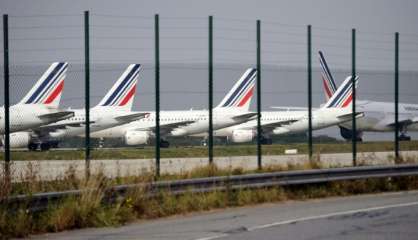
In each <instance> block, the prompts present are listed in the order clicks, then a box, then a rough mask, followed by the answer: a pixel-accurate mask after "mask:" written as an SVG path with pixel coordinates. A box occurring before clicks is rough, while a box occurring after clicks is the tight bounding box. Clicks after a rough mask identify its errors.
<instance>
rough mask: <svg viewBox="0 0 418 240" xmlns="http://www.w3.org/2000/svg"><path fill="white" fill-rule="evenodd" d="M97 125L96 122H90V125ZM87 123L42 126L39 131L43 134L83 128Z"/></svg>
mask: <svg viewBox="0 0 418 240" xmlns="http://www.w3.org/2000/svg"><path fill="white" fill-rule="evenodd" d="M93 123H95V121H90V124H93ZM85 124H86V121H77V122H71V123H58V124H57V123H54V124H49V125H44V126H40V127H39V130H40V131H42V132H53V131H55V130H58V129H65V128H66V127H81V126H82V125H85Z"/></svg>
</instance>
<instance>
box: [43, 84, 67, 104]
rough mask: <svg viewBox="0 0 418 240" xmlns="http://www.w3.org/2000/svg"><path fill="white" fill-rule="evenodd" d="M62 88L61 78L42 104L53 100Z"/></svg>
mask: <svg viewBox="0 0 418 240" xmlns="http://www.w3.org/2000/svg"><path fill="white" fill-rule="evenodd" d="M63 88H64V80H61V82H60V83H59V84H58V86H57V87H56V88H55V90H54V91H52V93H51V95H49V97H48V98H47V99H46V100H45V102H44V104H50V103H52V102H53V101H54V100H55V98H57V96H58V95H59V94H61V92H62V89H63Z"/></svg>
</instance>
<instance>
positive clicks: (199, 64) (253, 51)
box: [1, 12, 418, 175]
mask: <svg viewBox="0 0 418 240" xmlns="http://www.w3.org/2000/svg"><path fill="white" fill-rule="evenodd" d="M3 21H4V25H3V29H2V31H3V34H4V35H3V36H4V37H3V38H2V40H1V41H2V45H3V46H4V48H3V50H1V53H2V55H3V56H4V60H5V61H4V64H3V65H2V66H1V68H2V71H1V74H2V77H1V79H2V81H3V82H2V83H3V85H2V86H5V88H2V90H1V96H2V101H4V102H3V103H6V100H7V98H9V99H10V106H11V107H10V110H9V114H7V113H6V111H4V114H3V113H2V114H3V115H2V119H1V120H2V121H3V123H5V124H6V125H7V121H5V120H4V117H5V116H7V115H10V129H9V130H7V128H4V130H3V132H2V136H3V137H2V143H3V144H2V145H3V146H4V148H5V155H4V160H5V162H6V165H7V166H8V164H9V163H10V162H11V161H10V160H13V161H12V162H14V161H15V160H44V159H45V160H46V159H49V160H50V162H52V161H53V160H62V162H60V163H57V165H60V166H61V167H63V166H67V165H65V161H64V160H73V159H83V158H84V159H85V161H86V164H87V165H86V167H85V168H86V169H87V171H86V172H87V173H89V171H90V170H89V168H88V166H89V165H88V163H89V162H90V159H114V158H116V159H124V158H133V159H143V158H145V159H149V160H150V162H151V161H152V162H153V164H150V165H144V164H142V165H140V168H141V169H146V170H147V171H149V170H150V169H152V170H155V174H156V175H160V171H163V172H165V173H167V172H170V171H171V170H170V169H168V168H170V167H172V168H173V169H177V170H179V171H180V172H181V171H184V170H185V169H191V168H192V167H197V166H201V165H202V164H205V163H207V162H213V163H215V164H219V165H220V166H223V165H227V164H232V165H234V164H235V165H237V166H238V165H239V164H241V165H242V167H243V168H247V167H248V168H250V167H251V166H258V167H259V168H262V167H263V166H265V165H274V164H276V163H279V162H280V161H282V162H283V161H284V162H289V161H299V159H298V158H299V157H301V156H304V155H296V156H297V157H296V156H294V157H286V158H284V157H283V156H279V155H281V154H283V153H284V152H288V153H295V150H296V152H298V153H302V154H307V155H308V156H309V157H308V159H310V160H311V161H312V159H320V158H321V157H322V159H324V158H325V157H324V156H323V155H320V154H321V153H340V152H343V153H350V152H353V155H352V157H351V155H350V156H349V157H348V158H347V154H346V155H344V156H343V155H341V156H340V155H338V156H336V157H335V156H334V157H333V158H332V159H331V160H329V161H330V162H336V165H338V160H339V159H348V161H349V162H352V161H353V163H356V160H357V158H361V159H360V160H361V161H360V163H361V164H367V161H365V158H368V157H369V155H365V154H363V152H368V153H370V152H373V153H374V152H381V151H386V153H385V155H384V157H380V155H379V157H378V159H386V158H387V157H386V155H388V154H389V155H393V156H398V149H397V148H396V146H397V145H396V144H394V143H393V142H395V143H396V142H397V141H399V140H408V136H412V137H415V136H416V135H414V133H412V132H413V131H414V130H417V129H416V124H417V120H418V107H417V105H413V103H414V102H416V101H417V95H416V89H418V88H417V87H418V86H417V84H418V81H417V77H418V73H417V72H416V71H415V66H416V65H417V64H418V57H416V56H415V55H416V53H417V52H418V41H417V40H418V36H417V35H414V34H403V33H401V34H400V38H399V39H400V40H399V72H398V70H396V68H395V66H396V64H395V56H396V55H397V54H398V52H397V51H395V50H396V49H395V48H396V47H395V33H381V32H363V31H362V30H361V29H359V30H357V31H354V30H352V29H332V28H322V27H320V26H305V25H294V24H286V23H281V22H274V21H267V20H266V21H264V20H261V21H259V22H257V21H256V20H248V19H228V18H218V17H216V16H214V17H213V18H212V17H170V16H158V15H155V16H119V15H105V14H96V13H88V12H85V13H83V14H79V15H32V16H4V18H3ZM7 21H8V23H7ZM157 22H158V23H157ZM157 33H158V34H157ZM354 33H355V36H353V34H354ZM7 34H8V36H6V35H7ZM7 42H8V46H6V44H5V43H7ZM319 51H321V52H322V57H323V59H322V60H321V61H320V60H319ZM6 53H8V55H7V54H6ZM325 59H326V60H325ZM7 61H8V62H9V64H7ZM54 62H57V64H58V65H53V66H52V70H51V71H50V72H48V71H47V73H46V75H45V74H44V72H45V71H46V70H47V69H48V67H49V65H50V64H51V63H54ZM65 62H66V63H68V66H64V65H59V63H62V64H64V63H65ZM131 64H140V72H139V75H138V76H139V78H138V82H137V83H136V82H135V81H134V80H133V79H134V78H135V77H132V76H131V75H129V74H131V72H130V71H132V74H133V75H135V74H137V73H136V72H135V71H133V70H132V69H134V68H135V67H132V68H129V67H128V66H130V65H131ZM55 68H56V69H55ZM249 68H253V69H256V70H258V73H257V74H258V75H257V77H255V75H254V76H252V75H251V74H250V75H248V74H247V75H245V74H244V73H247V72H246V70H247V69H249ZM64 69H66V76H65V90H63V92H62V97H61V99H60V100H61V101H60V104H59V108H58V109H57V108H54V109H53V107H54V105H53V104H50V102H54V101H55V100H56V98H57V96H58V95H60V94H59V93H56V94H55V95H56V96H55V95H54V92H55V91H58V92H59V91H60V90H59V83H60V80H61V79H63V74H61V72H60V71H65V70H64ZM7 71H9V73H7ZM125 71H128V72H125ZM124 72H125V73H126V74H127V75H124ZM249 73H250V72H249ZM48 74H49V75H48ZM54 74H55V75H54ZM60 74H61V75H60ZM243 74H244V75H243ZM353 74H354V75H356V76H358V77H359V80H358V82H359V83H358V88H357V90H356V94H355V101H356V105H355V106H356V112H358V114H356V115H355V116H356V117H355V118H354V119H355V124H356V128H355V129H356V131H353V122H352V119H353V118H352V116H353V114H351V111H348V110H347V109H345V110H346V111H342V110H341V109H342V108H348V109H349V110H351V107H350V106H349V102H350V100H351V99H352V98H353V96H352V95H351V94H350V90H347V89H350V88H347V89H345V91H343V90H341V91H340V92H339V89H338V88H339V87H340V85H343V81H344V79H346V77H347V76H352V75H353ZM397 74H398V75H397ZM6 75H7V76H6ZM50 75H51V76H50ZM241 76H244V79H243V82H242V85H239V86H237V87H236V88H235V89H234V88H233V86H234V84H235V83H236V82H237V80H238V79H240V77H241ZM396 76H398V77H396ZM42 77H44V79H43V78H42ZM120 77H122V78H123V79H122V80H124V81H121V85H120V86H119V87H114V89H113V91H114V92H113V93H109V94H107V93H108V92H109V91H112V86H113V85H114V84H115V83H116V82H117V80H118V79H119V78H120ZM8 78H9V80H8V81H7V79H8ZM38 79H41V80H42V81H41V80H39V81H41V82H40V83H39V86H38V88H40V90H39V89H38V90H37V89H35V90H33V91H32V92H31V89H32V88H33V87H34V86H35V87H36V86H37V85H36V82H37V81H38ZM396 79H398V80H399V90H398V92H396V87H395V82H396ZM125 80H126V81H125ZM134 82H135V83H134ZM352 82H353V80H352V79H351V83H352ZM7 84H9V85H10V87H9V89H8V88H7ZM259 84H260V85H259ZM43 85H45V86H43ZM251 86H252V87H251ZM260 86H261V88H259V87H260ZM347 86H349V84H347ZM86 87H87V88H86ZM135 88H136V95H135V99H134V100H133V101H132V103H133V105H132V109H128V110H127V111H125V112H123V113H120V115H118V116H116V115H112V116H113V117H110V115H103V116H102V115H101V114H102V112H106V113H108V112H112V111H114V114H116V112H117V111H118V110H109V109H107V110H103V111H102V112H100V111H95V110H93V108H94V107H95V106H99V107H103V106H117V105H126V104H128V105H129V103H127V102H130V101H131V99H130V97H129V96H130V94H131V93H132V91H133V92H135ZM57 89H58V90H57ZM130 89H131V90H132V89H133V90H132V91H130ZM7 90H8V91H9V92H10V94H9V95H7V94H5V93H6V92H7ZM86 90H87V91H86ZM258 90H259V91H258ZM210 93H212V95H211V94H210ZM228 93H230V95H228ZM257 93H260V95H258V94H257ZM334 93H336V94H335V95H337V96H336V97H334V98H335V99H337V100H335V101H334V102H332V101H331V100H332V97H333V95H334ZM338 94H339V95H338ZM26 96H27V98H26ZM252 96H253V97H252ZM396 96H399V102H400V103H410V104H407V105H404V104H399V105H398V106H399V108H398V110H399V114H398V115H396V114H395V113H396V111H395V106H396V102H397V101H396ZM228 97H229V98H230V99H228ZM251 97H252V101H251ZM32 98H33V99H32ZM48 98H51V99H52V98H53V99H52V100H51V99H49V100H48ZM58 98H59V97H58ZM225 98H226V100H225ZM22 99H23V100H25V101H23V100H22ZM106 99H107V100H106ZM125 99H126V101H125ZM328 99H331V100H328ZM58 100H59V99H58ZM223 100H224V101H223ZM48 101H50V102H48ZM45 102H48V104H46V105H47V109H44V110H42V111H45V112H42V113H41V111H40V110H39V111H35V110H34V109H35V108H36V107H37V106H35V105H34V104H35V103H45ZM249 102H251V107H250V108H249V109H248V111H247V109H245V106H246V105H247V104H248V103H249ZM328 102H330V103H329V104H328ZM19 103H25V104H27V105H28V104H33V105H31V106H32V109H31V110H30V111H29V110H25V109H24V110H21V109H20V110H18V109H17V107H16V106H17V105H19ZM222 104H223V105H222ZM211 106H212V107H213V108H211ZM310 106H311V107H312V108H310ZM324 106H325V107H324ZM326 106H328V108H340V110H341V111H340V112H336V111H325V110H324V108H327V107H326ZM226 107H236V108H237V109H238V108H239V109H241V110H243V111H241V112H238V113H237V112H234V111H235V110H236V109H235V108H234V109H233V111H230V112H228V111H221V110H219V108H226ZM5 109H7V108H5ZM85 109H90V111H86V110H85ZM158 109H160V110H161V111H158ZM199 109H200V110H199ZM208 109H211V111H208ZM125 110H126V109H125ZM179 110H181V111H179ZM192 110H193V111H192ZM229 110H231V109H229ZM31 111H32V115H31V114H29V113H30V112H31ZM137 111H139V112H137ZM156 111H157V112H156ZM257 111H259V113H258V114H259V115H258V114H255V113H257ZM62 112H66V113H67V115H65V114H63V113H62ZM72 112H73V115H71V113H72ZM141 112H142V113H144V115H140V114H138V113H141ZM309 112H311V114H309ZM232 113H233V114H235V115H233V116H231V114H232ZM249 113H252V114H249ZM34 114H35V115H36V114H37V115H36V116H37V120H36V121H35V120H33V119H32V120H31V116H32V117H33V115H34ZM135 114H136V115H135ZM88 115H90V116H89V117H88ZM211 115H212V118H211V117H210V116H211ZM258 116H260V121H259V122H258ZM309 116H310V117H309ZM106 118H107V119H106ZM137 118H138V119H137ZM396 118H397V119H398V121H396ZM39 119H40V120H41V122H39ZM25 121H26V122H25ZM31 121H34V122H31ZM157 122H158V124H157ZM210 122H211V123H212V124H209V123H210ZM231 122H232V123H231ZM258 123H259V124H260V127H258ZM309 123H311V124H309ZM86 125H87V126H90V129H86V128H85V126H86ZM210 125H211V126H212V127H210ZM309 126H310V127H309ZM396 128H398V129H399V132H400V134H395V135H394V134H393V133H394V131H395V129H396ZM76 129H78V130H76ZM80 129H81V130H80ZM202 129H203V130H202ZM208 129H209V131H208ZM210 130H212V131H210ZM313 130H315V131H313ZM9 133H10V134H9ZM409 134H410V135H409ZM89 135H90V138H84V136H89ZM5 136H10V139H8V138H6V137H5ZM211 136H213V140H212V138H211ZM398 136H400V137H398ZM86 139H87V140H86ZM376 141H378V143H377V144H376V143H369V142H376ZM7 142H10V144H7ZM127 146H131V147H132V146H133V147H134V148H126V147H127ZM139 146H140V147H139ZM168 146H169V148H166V147H168ZM190 146H193V147H190ZM28 147H29V150H37V151H29V150H27V148H28ZM56 147H58V149H55V148H56ZM10 148H11V149H12V152H11V156H9V155H8V153H9V151H10ZM82 149H84V151H83V150H82ZM90 149H92V150H93V151H92V152H91V153H90ZM43 150H49V151H48V152H49V153H50V154H49V155H48V154H46V152H45V151H43ZM400 150H415V148H414V142H411V141H405V142H401V144H400ZM357 151H358V152H362V155H361V156H359V155H357V154H356V153H357ZM393 151H394V152H393ZM387 152H389V153H387ZM235 155H236V156H239V157H236V158H234V157H233V156H235ZM206 156H207V157H206ZM255 156H257V157H255ZM190 157H193V158H190ZM160 158H161V159H162V158H165V159H169V160H167V162H170V163H172V164H174V165H176V164H177V165H181V164H183V165H182V166H183V167H179V166H173V165H170V164H169V163H164V164H165V167H164V170H161V167H160ZM154 159H155V161H154ZM208 159H209V160H208ZM231 159H232V160H231ZM242 159H244V160H242ZM232 161H236V162H232ZM109 162H110V161H109ZM249 162H251V163H249ZM357 163H359V162H357ZM106 164H107V163H105V165H106ZM342 165H344V164H342ZM130 166H131V165H127V167H126V168H127V169H129V168H130ZM167 166H168V167H167ZM107 167H108V168H113V165H112V166H110V165H109V166H107ZM96 168H97V165H94V166H93V167H91V171H96V170H95V169H96ZM53 169H54V170H52V171H61V170H57V169H58V167H55V168H53ZM76 169H77V171H79V172H83V169H84V166H83V165H82V164H79V165H77V167H76ZM12 171H15V172H19V171H20V170H19V169H18V166H17V165H16V169H14V170H12ZM172 172H175V170H173V171H172ZM170 173H171V172H170Z"/></svg>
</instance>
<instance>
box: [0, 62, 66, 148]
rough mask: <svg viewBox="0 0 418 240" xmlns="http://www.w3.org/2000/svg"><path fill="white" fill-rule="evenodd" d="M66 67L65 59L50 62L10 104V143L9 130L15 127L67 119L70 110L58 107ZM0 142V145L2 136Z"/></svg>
mask: <svg viewBox="0 0 418 240" xmlns="http://www.w3.org/2000/svg"><path fill="white" fill-rule="evenodd" d="M67 69H68V63H66V62H54V63H52V64H51V65H50V67H49V68H48V69H47V70H46V71H45V72H44V74H43V75H42V76H41V77H40V78H39V80H38V81H37V82H36V84H35V85H34V86H33V87H32V88H31V90H30V91H29V92H28V93H27V94H26V95H25V96H24V97H23V98H22V100H21V101H20V102H19V103H17V104H15V105H12V106H10V108H9V113H10V115H9V116H10V118H9V119H10V133H11V134H10V136H11V138H10V144H11V145H13V143H14V138H13V137H12V136H13V134H15V133H16V132H19V131H23V130H28V129H31V128H37V127H40V126H42V125H46V124H50V123H53V122H57V121H60V120H63V119H68V118H70V117H73V116H74V112H73V111H64V110H61V109H59V108H58V105H59V102H60V100H61V94H62V91H63V89H64V79H65V77H66V72H67ZM4 118H5V112H4V106H3V107H1V109H0V134H2V135H3V134H4V133H5V121H4ZM1 143H2V144H3V145H4V139H3V137H2V139H1Z"/></svg>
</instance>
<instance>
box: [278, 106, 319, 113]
mask: <svg viewBox="0 0 418 240" xmlns="http://www.w3.org/2000/svg"><path fill="white" fill-rule="evenodd" d="M270 108H273V109H276V110H277V111H281V112H286V111H287V112H289V111H308V110H309V108H308V107H288V106H271V107H270ZM316 109H318V108H312V111H314V110H316Z"/></svg>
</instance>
